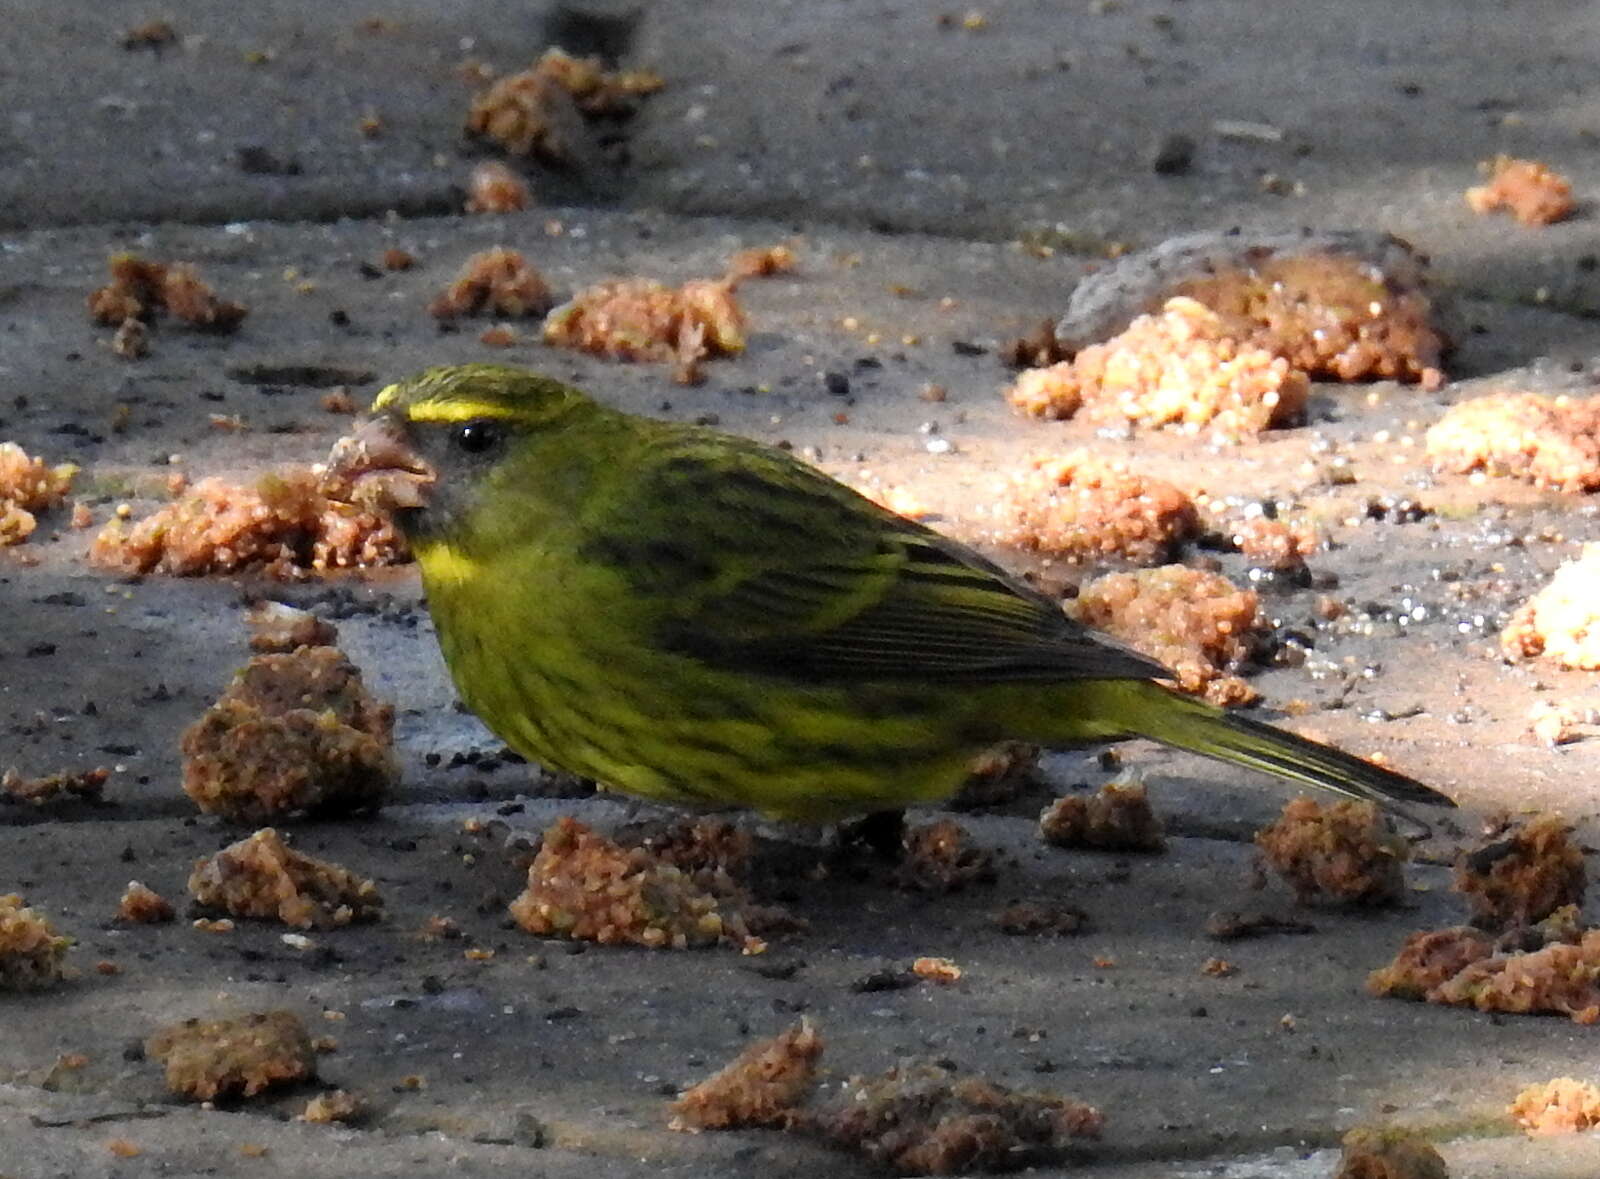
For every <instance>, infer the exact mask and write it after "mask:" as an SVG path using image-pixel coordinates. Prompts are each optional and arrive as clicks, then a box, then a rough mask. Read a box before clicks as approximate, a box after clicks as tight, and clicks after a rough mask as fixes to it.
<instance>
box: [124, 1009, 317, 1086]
mask: <svg viewBox="0 0 1600 1179" xmlns="http://www.w3.org/2000/svg"><path fill="white" fill-rule="evenodd" d="M145 1047H146V1050H147V1051H148V1052H149V1053H150V1055H151V1056H153V1057H155V1058H156V1059H157V1060H159V1061H161V1062H162V1063H163V1064H165V1065H166V1068H167V1088H169V1089H171V1090H172V1091H173V1092H174V1093H176V1094H178V1096H180V1097H188V1098H191V1099H192V1100H195V1101H213V1100H215V1099H217V1098H219V1097H222V1098H229V1097H254V1096H255V1095H256V1094H257V1093H260V1092H261V1091H262V1090H264V1089H269V1088H271V1087H273V1086H275V1085H292V1084H295V1083H296V1082H299V1081H307V1080H310V1079H311V1078H312V1077H314V1076H316V1073H317V1057H316V1053H315V1051H314V1050H313V1049H312V1046H311V1037H310V1036H309V1035H307V1034H306V1028H305V1025H304V1024H303V1023H301V1021H300V1017H299V1016H298V1015H295V1014H294V1013H293V1012H292V1011H265V1012H259V1013H255V1014H251V1015H245V1016H241V1017H240V1018H238V1019H217V1020H199V1019H186V1020H184V1021H183V1022H182V1023H178V1024H173V1025H172V1026H171V1027H167V1028H163V1029H162V1030H161V1031H159V1032H157V1033H156V1034H155V1035H153V1036H151V1037H150V1039H149V1041H148V1042H147V1044H146V1045H145Z"/></svg>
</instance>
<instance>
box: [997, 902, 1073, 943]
mask: <svg viewBox="0 0 1600 1179" xmlns="http://www.w3.org/2000/svg"><path fill="white" fill-rule="evenodd" d="M994 923H995V925H996V926H998V927H999V929H1000V932H1001V933H1004V934H1010V935H1011V936H1012V937H1037V936H1040V935H1043V934H1050V935H1053V936H1056V937H1070V936H1072V935H1074V934H1079V933H1083V932H1084V931H1085V930H1086V929H1088V928H1089V914H1087V913H1085V912H1084V911H1083V910H1082V909H1080V908H1078V907H1077V906H1076V905H1066V904H1061V903H1058V902H1055V901H1017V902H1016V903H1015V904H1010V905H1007V906H1006V907H1005V908H1004V909H1001V910H1000V911H999V912H998V913H996V914H995V915H994Z"/></svg>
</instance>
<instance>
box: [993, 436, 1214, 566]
mask: <svg viewBox="0 0 1600 1179" xmlns="http://www.w3.org/2000/svg"><path fill="white" fill-rule="evenodd" d="M1000 510H1001V512H1002V513H1003V515H1004V516H1005V517H1007V518H1008V519H1009V520H1010V524H1009V526H1008V527H1007V528H1005V529H1004V530H1002V531H1000V532H998V533H997V534H996V536H995V539H996V540H997V541H999V542H1000V543H1002V544H1010V545H1016V546H1018V547H1020V548H1022V549H1025V550H1027V551H1028V552H1033V553H1039V554H1041V555H1043V556H1047V557H1051V558H1054V559H1056V560H1064V561H1072V562H1083V561H1097V562H1098V561H1105V560H1122V561H1126V562H1129V563H1131V564H1134V565H1158V564H1161V563H1162V562H1164V561H1170V560H1172V559H1173V558H1174V557H1175V556H1177V554H1178V550H1179V548H1181V547H1182V545H1183V542H1184V541H1186V540H1191V539H1193V538H1194V537H1195V536H1196V535H1198V533H1199V531H1200V517H1199V514H1198V513H1197V512H1196V510H1195V505H1194V501H1193V500H1191V499H1190V498H1189V497H1188V496H1187V495H1185V494H1184V493H1183V492H1182V491H1180V490H1178V488H1176V487H1175V486H1173V485H1172V484H1171V483H1168V482H1167V481H1166V480H1165V479H1156V478H1154V477H1152V476H1149V475H1145V474H1142V473H1139V472H1137V471H1131V470H1129V469H1128V468H1127V466H1126V465H1125V464H1122V463H1116V462H1108V461H1106V460H1104V459H1097V458H1094V457H1093V456H1092V455H1090V454H1089V453H1088V452H1087V451H1083V450H1080V451H1075V452H1074V453H1072V454H1069V455H1066V456H1065V457H1062V458H1047V459H1036V460H1034V462H1033V463H1032V464H1031V465H1030V467H1029V469H1028V470H1026V471H1025V472H1024V473H1023V474H1022V475H1021V476H1019V477H1017V478H1015V479H1014V480H1013V481H1012V485H1011V489H1010V490H1009V491H1008V492H1007V494H1006V496H1005V498H1004V500H1003V502H1002V505H1001V509H1000Z"/></svg>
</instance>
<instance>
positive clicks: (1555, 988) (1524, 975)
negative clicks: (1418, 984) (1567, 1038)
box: [1427, 929, 1600, 1024]
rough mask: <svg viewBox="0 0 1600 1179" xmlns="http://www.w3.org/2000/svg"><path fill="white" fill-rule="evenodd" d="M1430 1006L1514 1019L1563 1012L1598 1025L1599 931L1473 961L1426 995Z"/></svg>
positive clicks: (1582, 1022)
mask: <svg viewBox="0 0 1600 1179" xmlns="http://www.w3.org/2000/svg"><path fill="white" fill-rule="evenodd" d="M1427 1000H1428V1002H1430V1003H1448V1004H1453V1005H1457V1006H1464V1007H1473V1008H1476V1009H1477V1010H1479V1011H1500V1012H1505V1013H1507V1014H1511V1015H1546V1014H1560V1015H1567V1016H1570V1017H1571V1018H1572V1020H1573V1022H1574V1023H1581V1024H1592V1023H1595V1022H1597V1021H1600V929H1593V930H1589V931H1588V932H1586V933H1584V934H1583V935H1582V938H1581V940H1580V941H1579V942H1578V943H1577V944H1576V945H1574V944H1571V943H1569V942H1559V941H1558V942H1553V943H1551V944H1550V945H1546V946H1543V947H1541V948H1539V949H1537V950H1529V951H1522V952H1510V953H1504V954H1496V955H1495V956H1493V957H1490V958H1482V959H1479V960H1478V961H1476V962H1472V963H1469V964H1468V965H1467V966H1466V967H1465V968H1464V969H1462V970H1461V971H1460V972H1459V973H1458V974H1456V975H1455V976H1454V977H1452V978H1450V979H1448V980H1447V981H1445V982H1444V983H1441V984H1440V985H1439V986H1437V987H1435V988H1434V989H1433V990H1431V991H1429V992H1428V994H1427Z"/></svg>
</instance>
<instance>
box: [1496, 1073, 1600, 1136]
mask: <svg viewBox="0 0 1600 1179" xmlns="http://www.w3.org/2000/svg"><path fill="white" fill-rule="evenodd" d="M1506 1112H1507V1113H1509V1114H1510V1115H1511V1116H1512V1117H1513V1118H1515V1119H1516V1120H1517V1125H1519V1126H1521V1127H1522V1128H1523V1129H1524V1130H1526V1131H1527V1132H1528V1133H1529V1134H1578V1133H1581V1132H1583V1131H1584V1130H1593V1129H1594V1128H1595V1127H1596V1126H1600V1088H1596V1087H1595V1086H1594V1085H1591V1084H1590V1083H1589V1082H1587V1081H1577V1080H1574V1079H1573V1078H1571V1077H1557V1078H1555V1079H1554V1080H1551V1081H1545V1082H1544V1083H1543V1084H1540V1085H1529V1086H1528V1087H1527V1088H1526V1089H1524V1090H1523V1091H1522V1092H1521V1093H1518V1094H1517V1095H1516V1097H1515V1098H1513V1099H1512V1102H1511V1106H1510V1108H1509V1109H1508V1110H1507V1111H1506Z"/></svg>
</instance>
